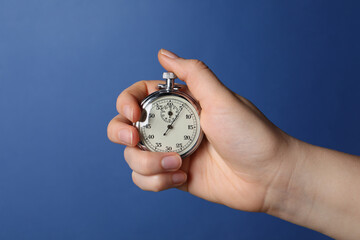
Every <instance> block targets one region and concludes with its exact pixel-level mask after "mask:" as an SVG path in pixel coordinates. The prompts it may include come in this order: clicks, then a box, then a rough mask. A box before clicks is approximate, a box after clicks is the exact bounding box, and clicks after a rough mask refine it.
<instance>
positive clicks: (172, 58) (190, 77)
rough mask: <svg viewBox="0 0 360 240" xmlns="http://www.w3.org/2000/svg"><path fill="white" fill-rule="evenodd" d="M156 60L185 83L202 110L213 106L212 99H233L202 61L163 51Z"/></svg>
mask: <svg viewBox="0 0 360 240" xmlns="http://www.w3.org/2000/svg"><path fill="white" fill-rule="evenodd" d="M158 58H159V62H160V64H161V65H162V66H163V67H164V68H165V69H166V70H167V71H171V72H174V73H175V74H176V76H177V77H178V78H179V79H180V80H182V81H184V82H186V84H187V86H188V88H189V90H190V92H191V93H192V94H193V95H194V97H195V98H196V99H197V100H198V101H199V103H200V105H201V107H202V108H206V106H208V105H213V104H214V99H216V100H219V101H225V100H226V99H224V98H229V97H230V98H232V97H234V96H233V94H230V93H231V92H230V90H229V89H228V88H226V87H225V86H224V85H223V84H222V83H221V82H220V81H219V79H218V78H217V77H216V76H215V74H214V73H213V72H212V71H211V70H210V69H209V68H208V67H207V66H206V65H205V64H204V63H203V62H202V61H199V60H196V59H184V58H181V57H179V56H177V55H176V54H174V53H172V52H170V51H168V50H165V49H161V50H160V51H159V53H158Z"/></svg>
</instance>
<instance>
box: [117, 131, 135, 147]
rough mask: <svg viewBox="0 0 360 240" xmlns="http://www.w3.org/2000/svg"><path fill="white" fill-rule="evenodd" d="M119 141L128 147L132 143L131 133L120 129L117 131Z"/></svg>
mask: <svg viewBox="0 0 360 240" xmlns="http://www.w3.org/2000/svg"><path fill="white" fill-rule="evenodd" d="M119 140H120V142H122V143H124V144H126V145H130V144H131V143H132V132H131V131H129V130H128V129H121V130H120V131H119Z"/></svg>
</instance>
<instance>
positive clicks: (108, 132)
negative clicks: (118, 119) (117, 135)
mask: <svg viewBox="0 0 360 240" xmlns="http://www.w3.org/2000/svg"><path fill="white" fill-rule="evenodd" d="M113 121H114V120H113V119H112V120H111V121H110V122H109V123H108V125H107V128H106V132H107V137H108V139H110V140H111V136H112V134H111V132H112V125H113Z"/></svg>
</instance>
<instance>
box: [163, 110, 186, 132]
mask: <svg viewBox="0 0 360 240" xmlns="http://www.w3.org/2000/svg"><path fill="white" fill-rule="evenodd" d="M182 110H183V108H181V109H180V112H179V113H178V114H177V115H176V117H175V119H174V120H173V121H172V122H171V124H170V125H168V126H167V127H168V128H167V129H166V131H165V132H164V136H165V135H166V134H167V132H168V131H169V130H170V129H171V128H172V125H173V124H174V122H175V121H176V119H178V117H179V115H180V113H181V111H182Z"/></svg>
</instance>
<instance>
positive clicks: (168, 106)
mask: <svg viewBox="0 0 360 240" xmlns="http://www.w3.org/2000/svg"><path fill="white" fill-rule="evenodd" d="M178 113H179V109H178V107H176V106H175V105H174V103H173V102H171V101H170V102H167V103H163V104H161V112H160V115H161V118H162V120H164V121H165V122H167V123H171V122H172V121H174V119H175V117H176V116H177V114H178Z"/></svg>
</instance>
